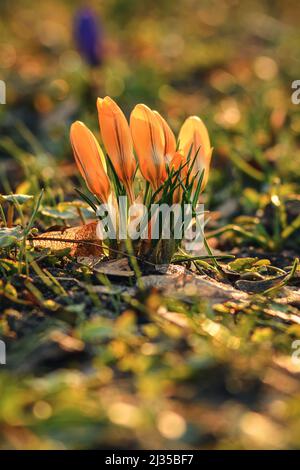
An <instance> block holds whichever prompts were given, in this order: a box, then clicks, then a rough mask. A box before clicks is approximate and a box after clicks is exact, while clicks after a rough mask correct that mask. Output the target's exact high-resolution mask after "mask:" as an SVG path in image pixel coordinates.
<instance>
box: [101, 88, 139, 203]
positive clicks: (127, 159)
mask: <svg viewBox="0 0 300 470" xmlns="http://www.w3.org/2000/svg"><path fill="white" fill-rule="evenodd" d="M97 108H98V117H99V125H100V131H101V136H102V140H103V143H104V146H105V148H106V151H107V153H108V155H109V157H110V159H111V161H112V164H113V166H114V169H115V171H116V173H117V175H118V177H119V179H120V181H121V182H122V183H123V184H124V186H125V189H126V192H127V194H128V196H129V198H130V200H131V202H133V200H134V194H133V188H132V184H133V177H134V174H135V170H136V161H135V158H134V155H133V145H132V138H131V134H130V129H129V126H128V123H127V120H126V117H125V116H124V114H123V112H122V110H121V109H120V108H119V106H118V105H117V104H116V103H115V102H114V101H113V100H112V99H111V98H110V97H109V96H106V97H105V98H104V99H101V98H98V100H97Z"/></svg>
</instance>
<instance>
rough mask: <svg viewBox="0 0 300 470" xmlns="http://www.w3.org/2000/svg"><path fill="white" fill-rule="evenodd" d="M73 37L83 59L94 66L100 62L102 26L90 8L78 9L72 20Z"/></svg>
mask: <svg viewBox="0 0 300 470" xmlns="http://www.w3.org/2000/svg"><path fill="white" fill-rule="evenodd" d="M74 37H75V41H76V44H77V47H78V50H79V52H80V53H81V55H82V57H83V58H84V60H85V61H86V62H87V63H88V64H89V65H91V66H93V67H95V66H98V65H100V64H101V62H102V55H103V51H102V28H101V25H100V21H99V18H98V17H97V15H96V14H95V13H94V12H93V10H91V9H90V8H82V9H80V10H79V11H78V12H77V14H76V16H75V21H74Z"/></svg>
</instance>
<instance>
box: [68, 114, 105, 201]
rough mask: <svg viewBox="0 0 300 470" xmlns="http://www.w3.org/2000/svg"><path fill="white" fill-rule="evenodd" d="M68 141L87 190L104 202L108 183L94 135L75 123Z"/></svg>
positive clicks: (81, 123) (102, 157)
mask: <svg viewBox="0 0 300 470" xmlns="http://www.w3.org/2000/svg"><path fill="white" fill-rule="evenodd" d="M70 140H71V144H72V148H73V152H74V157H75V160H76V163H77V166H78V169H79V171H80V173H81V175H82V177H83V178H84V179H85V182H86V184H87V186H88V188H89V190H90V191H91V192H92V193H93V194H96V195H97V196H98V197H99V198H100V199H101V200H102V201H105V202H106V201H107V199H108V196H109V194H110V183H109V179H108V177H107V174H106V168H105V166H104V164H103V162H105V157H104V155H103V152H102V150H101V148H100V146H99V144H98V142H97V140H96V138H95V136H94V134H93V133H92V132H91V131H90V130H89V129H88V128H87V127H86V126H85V124H83V122H80V121H76V122H74V123H73V124H72V126H71V130H70Z"/></svg>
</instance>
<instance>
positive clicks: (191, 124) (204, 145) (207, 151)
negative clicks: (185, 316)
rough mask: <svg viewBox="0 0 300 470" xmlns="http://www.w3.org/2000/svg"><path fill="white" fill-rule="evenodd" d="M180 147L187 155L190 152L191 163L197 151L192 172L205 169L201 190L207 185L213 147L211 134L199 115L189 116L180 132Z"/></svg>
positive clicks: (199, 172) (199, 171)
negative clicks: (210, 138)
mask: <svg viewBox="0 0 300 470" xmlns="http://www.w3.org/2000/svg"><path fill="white" fill-rule="evenodd" d="M179 148H180V151H181V153H183V154H184V155H185V156H186V157H187V156H188V155H189V152H190V164H191V163H192V162H193V161H194V158H195V156H196V153H197V152H198V153H197V157H196V160H195V162H194V166H193V168H192V174H193V175H195V174H196V173H198V174H199V176H200V174H201V172H202V171H203V170H204V176H203V182H202V186H201V190H202V191H203V189H204V188H205V186H206V183H207V180H208V174H209V166H210V160H211V155H212V150H213V149H212V147H211V145H210V140H209V135H208V132H207V129H206V126H205V124H204V123H203V121H202V120H201V119H200V118H199V117H198V116H190V117H189V118H187V119H186V120H185V121H184V123H183V125H182V127H181V129H180V132H179Z"/></svg>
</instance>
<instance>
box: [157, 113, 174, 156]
mask: <svg viewBox="0 0 300 470" xmlns="http://www.w3.org/2000/svg"><path fill="white" fill-rule="evenodd" d="M153 112H154V114H155V116H156V117H157V119H158V121H159V122H160V125H161V126H162V130H163V134H164V141H165V148H164V157H165V159H166V160H167V162H169V161H170V159H171V158H172V156H173V155H174V153H175V152H176V139H175V136H174V133H173V131H172V130H171V128H170V126H169V124H168V123H167V121H166V120H165V119H164V118H163V117H162V116H161V114H159V112H158V111H153Z"/></svg>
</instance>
